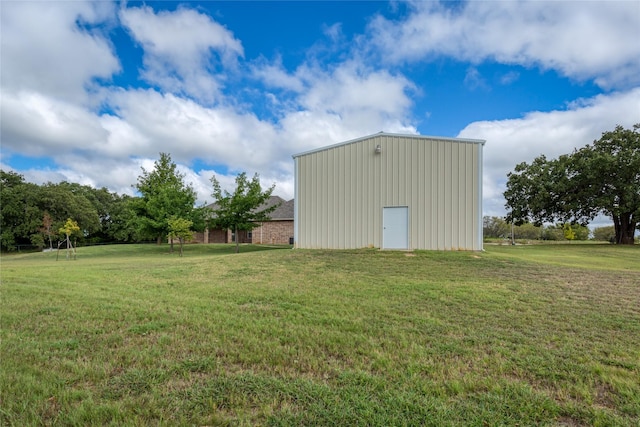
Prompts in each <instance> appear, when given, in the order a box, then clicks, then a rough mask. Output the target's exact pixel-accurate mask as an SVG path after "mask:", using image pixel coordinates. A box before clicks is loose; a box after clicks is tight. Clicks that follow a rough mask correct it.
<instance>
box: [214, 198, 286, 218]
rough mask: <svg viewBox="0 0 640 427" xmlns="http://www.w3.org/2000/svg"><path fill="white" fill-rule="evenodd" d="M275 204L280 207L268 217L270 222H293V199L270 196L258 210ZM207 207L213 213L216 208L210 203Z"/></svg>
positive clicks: (216, 205) (215, 205)
mask: <svg viewBox="0 0 640 427" xmlns="http://www.w3.org/2000/svg"><path fill="white" fill-rule="evenodd" d="M277 204H280V206H278V207H277V208H276V209H275V210H274V211H273V212H271V213H270V214H269V217H270V218H271V220H272V221H285V220H291V221H293V199H291V200H284V199H283V198H282V197H279V196H271V197H269V199H268V200H267V201H266V202H264V203H263V204H262V205H260V207H259V209H260V210H262V209H266V208H270V207H271V206H273V205H277ZM207 207H208V208H209V209H211V210H213V211H215V210H216V208H217V207H218V204H217V203H211V204H210V205H207ZM214 215H215V212H214Z"/></svg>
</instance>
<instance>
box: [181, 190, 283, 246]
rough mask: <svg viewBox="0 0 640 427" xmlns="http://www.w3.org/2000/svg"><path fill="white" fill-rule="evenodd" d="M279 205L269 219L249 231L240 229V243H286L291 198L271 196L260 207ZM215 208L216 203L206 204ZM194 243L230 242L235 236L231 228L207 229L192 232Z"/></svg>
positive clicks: (233, 240)
mask: <svg viewBox="0 0 640 427" xmlns="http://www.w3.org/2000/svg"><path fill="white" fill-rule="evenodd" d="M276 204H279V206H278V207H277V208H276V209H275V210H274V211H273V212H271V215H270V217H271V220H270V221H265V222H261V223H259V224H258V226H257V227H256V228H254V229H253V230H251V231H243V230H240V231H239V232H238V238H239V242H240V243H255V244H275V245H287V244H290V242H291V239H293V199H291V200H289V201H286V200H284V199H282V198H281V197H278V196H271V197H270V198H269V200H267V201H266V203H265V204H264V205H262V206H261V207H260V208H261V209H264V208H267V207H270V206H273V205H276ZM207 207H208V208H210V209H215V208H216V204H215V203H212V204H210V205H208V206H207ZM192 241H193V242H194V243H232V242H235V236H234V233H233V231H231V230H220V229H207V230H205V231H204V232H203V233H194V236H193V240H192Z"/></svg>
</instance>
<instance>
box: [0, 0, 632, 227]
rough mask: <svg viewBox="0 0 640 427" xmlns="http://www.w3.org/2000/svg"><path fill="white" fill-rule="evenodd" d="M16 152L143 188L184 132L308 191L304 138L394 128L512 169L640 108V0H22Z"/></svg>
mask: <svg viewBox="0 0 640 427" xmlns="http://www.w3.org/2000/svg"><path fill="white" fill-rule="evenodd" d="M0 18H1V27H0V31H1V34H0V36H1V44H2V45H1V51H0V52H1V55H2V57H1V62H0V66H1V72H2V74H1V79H0V81H1V90H2V92H1V94H2V96H1V98H0V102H1V105H0V107H1V115H2V117H1V118H2V122H1V127H2V133H1V138H2V140H1V144H2V145H1V151H0V153H1V157H0V165H1V167H2V169H4V170H13V171H16V172H18V173H21V174H23V175H24V176H25V178H26V179H27V180H29V181H32V182H37V183H42V182H46V181H52V182H58V181H62V180H67V181H72V182H79V183H81V184H87V185H92V186H95V187H107V188H109V189H110V190H112V191H116V192H118V193H128V194H133V193H132V191H133V190H132V185H133V184H135V182H136V179H137V176H138V175H139V174H140V171H141V169H140V168H141V167H144V168H146V169H151V168H152V166H153V161H154V160H155V159H157V158H158V153H160V152H168V153H170V154H171V156H172V158H173V159H174V161H175V162H176V163H178V165H179V168H180V170H181V171H182V172H183V173H184V174H185V175H186V179H187V181H188V182H190V183H191V184H192V185H193V186H194V188H195V189H196V191H197V192H198V195H199V201H200V202H209V201H211V196H210V193H211V185H210V183H209V178H210V177H211V176H212V175H213V174H215V175H216V177H217V178H218V179H219V181H220V182H221V183H222V184H223V186H227V188H231V185H232V182H233V179H234V177H235V174H237V173H238V172H240V171H246V172H248V173H249V174H253V173H256V172H257V173H259V174H260V177H261V180H262V182H263V183H264V184H265V185H271V184H272V183H275V184H276V191H275V192H276V194H279V195H281V196H282V197H285V198H290V197H292V195H293V176H292V173H293V161H292V159H291V155H292V154H294V153H298V152H302V151H307V150H310V149H313V148H316V147H320V146H324V145H329V144H334V143H337V142H341V141H345V140H349V139H353V138H358V137H361V136H365V135H369V134H373V133H377V132H379V131H386V132H393V133H419V134H422V135H434V136H447V137H458V136H459V137H467V138H476V139H486V140H487V143H486V145H485V152H484V212H485V214H486V215H503V214H504V206H503V205H504V200H503V197H502V192H503V191H504V184H505V181H506V174H507V173H508V172H509V171H511V170H512V169H513V168H514V166H515V165H516V164H517V163H519V162H521V161H531V160H532V159H533V158H534V157H536V156H538V155H540V154H545V155H547V156H548V157H555V156H557V155H559V154H563V153H568V152H571V151H572V150H573V149H574V148H575V147H580V146H583V145H585V144H588V143H591V142H592V141H593V140H594V139H597V138H599V136H600V135H601V133H602V132H604V131H607V130H611V129H613V128H614V127H615V125H617V124H621V125H623V126H625V127H631V126H632V125H633V124H634V123H638V122H640V1H620V2H615V1H606V2H598V1H585V2H581V1H562V2H538V1H512V2H506V1H501V2H495V1H491V2H483V1H474V2H427V1H419V2H396V1H393V2H382V1H376V2H368V1H354V2H310V1H305V2H295V1H286V2H270V1H261V2H250V1H240V2H231V1H225V2H214V1H208V2H166V1H162V2H144V3H141V2H116V3H111V2H107V1H101V2H84V1H81V0H78V1H72V2H70V1H63V2H57V1H55V0H50V1H43V2H38V1H29V2H21V1H15V2H14V1H3V2H1V3H0Z"/></svg>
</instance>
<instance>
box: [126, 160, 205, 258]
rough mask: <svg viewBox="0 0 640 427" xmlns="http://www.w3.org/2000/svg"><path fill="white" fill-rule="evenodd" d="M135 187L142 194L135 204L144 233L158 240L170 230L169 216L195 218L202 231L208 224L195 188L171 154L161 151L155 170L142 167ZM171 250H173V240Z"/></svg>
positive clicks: (194, 221)
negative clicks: (178, 169) (197, 199)
mask: <svg viewBox="0 0 640 427" xmlns="http://www.w3.org/2000/svg"><path fill="white" fill-rule="evenodd" d="M136 188H137V189H138V191H139V192H140V194H141V195H142V197H140V198H138V199H136V203H135V205H134V207H135V209H136V213H137V215H138V219H139V225H140V231H141V233H142V234H143V235H147V236H153V237H155V238H156V239H157V242H158V244H160V243H161V242H162V240H163V239H164V238H165V237H166V236H168V234H169V219H170V218H172V217H177V218H184V219H188V220H190V221H192V222H193V224H194V228H196V230H198V231H200V230H202V229H204V225H205V221H204V218H205V209H204V207H195V202H196V192H195V190H194V189H193V187H191V186H190V185H187V184H185V182H184V175H183V174H181V173H179V172H178V171H177V168H176V164H175V163H173V162H172V161H171V156H170V155H169V154H166V153H160V159H159V160H157V161H156V162H155V163H154V168H153V170H152V171H147V170H145V169H144V168H142V175H141V176H139V177H138V183H137V185H136ZM170 242H171V251H173V241H172V240H170Z"/></svg>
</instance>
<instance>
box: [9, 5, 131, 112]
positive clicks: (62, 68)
mask: <svg viewBox="0 0 640 427" xmlns="http://www.w3.org/2000/svg"><path fill="white" fill-rule="evenodd" d="M114 16H115V15H114V10H113V6H112V5H111V4H110V3H106V2H84V1H71V2H17V1H16V2H3V3H2V13H0V19H1V21H0V28H1V29H2V30H1V31H2V37H1V42H0V43H1V44H0V50H1V52H2V91H3V95H4V94H6V93H7V92H13V93H18V92H20V91H23V90H26V91H30V92H41V93H43V94H45V95H46V96H52V97H56V98H58V99H62V100H65V101H71V102H88V101H89V96H88V95H87V92H86V89H87V87H92V86H94V84H93V79H94V78H102V79H109V78H110V77H111V76H112V75H113V74H114V73H116V72H118V71H119V70H120V64H119V61H118V58H117V57H116V56H115V55H114V53H113V50H112V48H111V45H110V42H109V41H108V40H107V39H106V38H105V37H104V36H103V35H102V34H101V33H100V31H99V30H98V29H94V30H88V29H81V28H80V27H79V26H78V22H81V23H83V24H84V26H85V27H86V26H89V27H91V26H100V25H103V24H105V23H107V24H108V23H109V22H111V20H112V19H113V18H114Z"/></svg>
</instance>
